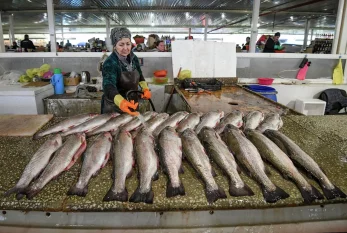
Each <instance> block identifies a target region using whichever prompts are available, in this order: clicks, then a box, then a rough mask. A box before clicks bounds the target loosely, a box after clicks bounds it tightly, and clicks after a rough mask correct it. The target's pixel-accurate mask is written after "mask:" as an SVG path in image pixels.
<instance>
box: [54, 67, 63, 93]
mask: <svg viewBox="0 0 347 233" xmlns="http://www.w3.org/2000/svg"><path fill="white" fill-rule="evenodd" d="M51 83H52V85H53V87H54V94H56V95H61V94H64V92H65V89H64V78H63V75H62V73H61V69H59V68H55V69H54V75H53V76H52V78H51Z"/></svg>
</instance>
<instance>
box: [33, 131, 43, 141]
mask: <svg viewBox="0 0 347 233" xmlns="http://www.w3.org/2000/svg"><path fill="white" fill-rule="evenodd" d="M42 137H43V136H41V135H40V133H39V132H36V133H35V134H34V135H33V140H38V139H40V138H42Z"/></svg>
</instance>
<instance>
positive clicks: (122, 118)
mask: <svg viewBox="0 0 347 233" xmlns="http://www.w3.org/2000/svg"><path fill="white" fill-rule="evenodd" d="M131 120H133V117H132V116H131V115H129V114H121V115H119V116H116V117H113V118H111V119H110V120H108V121H107V122H106V123H105V124H103V125H100V126H99V127H98V128H96V129H94V130H92V131H90V132H88V133H87V134H86V135H87V136H88V137H90V136H93V135H96V134H99V133H102V132H113V131H115V130H117V129H118V128H119V127H121V126H122V125H125V124H126V123H128V122H130V121H131Z"/></svg>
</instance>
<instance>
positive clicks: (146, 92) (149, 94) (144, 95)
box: [141, 89, 152, 100]
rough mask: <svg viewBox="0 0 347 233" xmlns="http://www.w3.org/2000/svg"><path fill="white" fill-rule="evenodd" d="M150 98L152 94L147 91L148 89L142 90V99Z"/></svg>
mask: <svg viewBox="0 0 347 233" xmlns="http://www.w3.org/2000/svg"><path fill="white" fill-rule="evenodd" d="M151 97H152V93H151V92H150V91H149V89H144V90H143V95H141V98H142V99H145V100H148V99H150V98H151Z"/></svg>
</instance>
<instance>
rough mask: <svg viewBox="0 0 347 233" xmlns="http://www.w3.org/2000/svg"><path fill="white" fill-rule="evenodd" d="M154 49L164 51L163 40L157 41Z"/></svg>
mask: <svg viewBox="0 0 347 233" xmlns="http://www.w3.org/2000/svg"><path fill="white" fill-rule="evenodd" d="M155 44H156V47H157V48H156V49H157V51H158V52H165V44H164V41H162V40H160V41H157V42H156V43H155Z"/></svg>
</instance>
